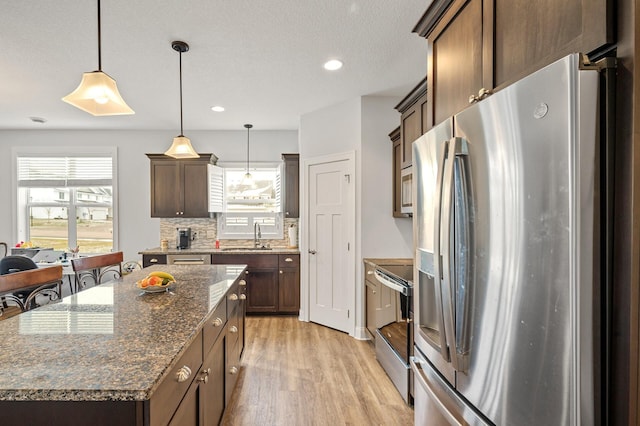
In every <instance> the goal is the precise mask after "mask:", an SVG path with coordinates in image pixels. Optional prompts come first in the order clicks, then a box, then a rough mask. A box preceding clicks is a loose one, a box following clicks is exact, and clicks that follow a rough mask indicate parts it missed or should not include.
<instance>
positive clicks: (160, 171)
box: [151, 160, 182, 217]
mask: <svg viewBox="0 0 640 426" xmlns="http://www.w3.org/2000/svg"><path fill="white" fill-rule="evenodd" d="M181 190H182V189H181V181H180V179H179V168H178V162H176V161H163V160H160V161H153V160H152V161H151V217H176V216H178V215H179V212H180V208H181V207H180V193H181Z"/></svg>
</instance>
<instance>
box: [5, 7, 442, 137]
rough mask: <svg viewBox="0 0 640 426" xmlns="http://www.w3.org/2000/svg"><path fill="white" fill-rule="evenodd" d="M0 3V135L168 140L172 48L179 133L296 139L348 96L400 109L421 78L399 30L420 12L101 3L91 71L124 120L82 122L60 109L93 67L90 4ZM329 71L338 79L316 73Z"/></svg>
mask: <svg viewBox="0 0 640 426" xmlns="http://www.w3.org/2000/svg"><path fill="white" fill-rule="evenodd" d="M0 2H2V3H3V4H2V6H3V7H2V10H3V12H2V14H0V40H2V44H3V49H2V55H1V56H0V129H173V128H175V129H176V131H178V130H179V128H180V105H179V78H178V75H179V74H178V53H177V52H175V51H174V50H173V49H172V48H171V41H173V40H183V41H185V42H187V43H189V45H190V51H189V52H187V53H184V54H183V56H182V67H183V96H184V104H183V110H184V130H185V134H187V133H188V131H189V130H210V129H211V130H213V129H242V128H243V127H242V125H243V124H244V123H253V124H254V128H255V129H261V130H262V129H297V128H298V123H299V117H300V115H302V114H305V113H309V112H312V111H315V110H318V109H321V108H324V107H327V106H330V105H333V104H337V103H340V102H343V101H345V100H348V99H352V98H354V97H357V96H364V95H393V96H402V95H404V94H406V93H407V92H408V91H409V90H410V89H411V88H412V87H413V86H415V85H416V84H417V83H418V82H419V80H420V79H421V78H423V76H424V75H425V71H426V42H425V41H424V39H421V38H420V37H419V36H417V35H416V34H412V33H411V29H412V28H413V26H414V24H415V23H416V22H417V21H418V19H419V18H420V16H421V15H422V13H423V12H424V11H425V10H426V8H427V6H428V4H429V3H430V1H428V0H360V1H344V0H262V1H260V0H253V1H249V0H164V1H163V0H102V69H103V71H104V72H106V73H107V74H109V75H110V76H111V77H113V78H114V79H115V80H116V81H117V83H118V88H119V90H120V93H121V94H122V96H123V98H124V99H125V101H126V102H127V103H128V104H129V106H130V107H131V108H133V109H134V110H135V112H136V114H135V115H133V116H120V117H93V116H91V115H89V114H87V113H85V112H82V111H80V110H78V109H76V108H74V107H72V106H70V105H68V104H66V103H64V102H62V101H61V100H60V99H61V98H62V97H63V96H65V95H67V94H68V93H69V92H71V91H72V90H73V89H75V88H76V86H77V85H78V83H79V82H80V77H81V75H82V73H83V72H88V71H93V70H96V69H97V68H98V48H97V45H98V41H97V16H96V10H97V2H96V1H92V0H56V1H40V2H34V1H10V0H0ZM330 58H338V59H341V60H342V61H343V62H344V67H343V68H342V69H341V70H339V71H337V72H333V73H330V72H328V71H325V70H324V69H323V68H322V64H323V63H324V62H325V61H326V60H328V59H330ZM213 105H222V106H224V107H225V108H226V111H225V112H223V113H214V112H212V111H211V109H210V108H211V107H212V106H213ZM33 116H35V117H43V118H45V119H46V120H47V122H46V123H45V124H38V123H33V122H32V121H31V120H30V119H29V117H33Z"/></svg>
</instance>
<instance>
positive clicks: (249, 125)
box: [244, 124, 253, 174]
mask: <svg viewBox="0 0 640 426" xmlns="http://www.w3.org/2000/svg"><path fill="white" fill-rule="evenodd" d="M244 127H245V128H246V129H247V174H249V129H250V128H252V127H253V125H252V124H245V125H244Z"/></svg>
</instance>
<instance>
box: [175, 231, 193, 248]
mask: <svg viewBox="0 0 640 426" xmlns="http://www.w3.org/2000/svg"><path fill="white" fill-rule="evenodd" d="M176 230H177V231H178V236H177V238H176V240H177V246H176V248H177V249H180V250H182V249H188V248H189V247H191V228H176Z"/></svg>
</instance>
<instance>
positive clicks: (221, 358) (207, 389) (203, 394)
mask: <svg viewBox="0 0 640 426" xmlns="http://www.w3.org/2000/svg"><path fill="white" fill-rule="evenodd" d="M225 351H226V335H225V334H223V335H222V336H220V337H219V338H218V340H217V342H216V344H215V345H214V346H213V349H212V350H211V352H210V353H209V355H208V356H207V358H206V359H205V361H204V363H203V364H202V370H203V371H207V372H208V375H207V377H208V379H207V382H205V383H204V384H201V385H200V388H201V390H200V395H199V398H200V401H201V402H202V404H201V410H200V411H201V413H202V418H203V423H202V424H204V425H217V424H219V423H220V420H222V413H223V412H224V407H225V386H224V384H225ZM203 380H204V379H203Z"/></svg>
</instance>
